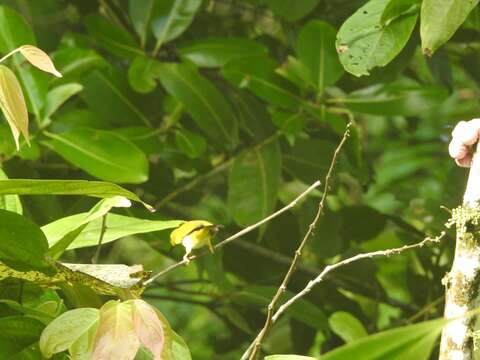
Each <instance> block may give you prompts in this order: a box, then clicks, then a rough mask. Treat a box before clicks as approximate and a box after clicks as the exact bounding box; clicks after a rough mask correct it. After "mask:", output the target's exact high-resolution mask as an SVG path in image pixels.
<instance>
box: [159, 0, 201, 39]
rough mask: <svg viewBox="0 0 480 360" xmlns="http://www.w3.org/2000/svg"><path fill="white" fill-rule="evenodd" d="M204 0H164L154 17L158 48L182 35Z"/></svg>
mask: <svg viewBox="0 0 480 360" xmlns="http://www.w3.org/2000/svg"><path fill="white" fill-rule="evenodd" d="M201 4H202V0H162V1H160V4H159V6H158V7H157V8H156V9H155V13H154V15H153V18H152V30H153V35H155V37H156V38H157V44H156V46H155V48H156V49H159V48H160V46H161V45H162V44H164V43H166V42H167V41H170V40H173V39H175V38H176V37H178V36H180V35H181V34H182V33H183V32H184V31H185V30H186V29H187V28H188V27H189V26H190V24H191V23H192V21H193V17H194V16H195V13H196V12H197V10H198V8H199V7H200V5H201Z"/></svg>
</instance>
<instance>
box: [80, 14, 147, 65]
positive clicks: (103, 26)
mask: <svg viewBox="0 0 480 360" xmlns="http://www.w3.org/2000/svg"><path fill="white" fill-rule="evenodd" d="M85 26H86V27H87V30H88V32H89V33H90V35H92V37H93V38H94V39H95V40H96V41H98V42H99V43H100V45H102V46H103V47H104V48H105V49H107V50H108V51H110V52H111V53H112V54H115V55H117V56H119V57H126V58H133V57H134V56H137V55H143V51H142V50H140V48H139V47H138V45H137V44H136V42H135V39H134V38H133V36H132V35H131V34H130V33H129V32H127V31H126V30H124V29H122V28H121V27H118V26H116V25H114V24H112V23H111V22H109V21H108V20H107V19H105V18H104V17H102V16H100V15H89V16H87V17H86V19H85Z"/></svg>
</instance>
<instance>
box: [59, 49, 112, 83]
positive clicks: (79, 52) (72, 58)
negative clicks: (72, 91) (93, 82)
mask: <svg viewBox="0 0 480 360" xmlns="http://www.w3.org/2000/svg"><path fill="white" fill-rule="evenodd" d="M52 60H53V62H54V63H55V65H56V66H57V68H58V70H59V71H60V72H61V73H62V75H63V77H69V76H79V75H82V74H84V73H85V72H87V71H89V70H92V69H98V68H105V67H108V63H107V62H106V61H105V59H104V58H102V57H101V56H100V55H98V54H97V53H96V52H95V51H94V50H92V49H84V48H79V47H74V48H64V49H60V50H58V51H56V52H54V53H53V54H52Z"/></svg>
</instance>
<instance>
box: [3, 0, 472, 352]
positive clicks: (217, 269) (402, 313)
mask: <svg viewBox="0 0 480 360" xmlns="http://www.w3.org/2000/svg"><path fill="white" fill-rule="evenodd" d="M426 2H428V3H435V1H432V0H430V1H426ZM461 2H462V1H457V2H456V3H461ZM0 3H1V7H0V53H1V54H2V55H5V54H7V53H8V52H9V51H11V50H13V49H14V48H16V47H18V46H21V45H24V44H36V45H37V46H38V47H40V48H42V49H43V50H44V51H46V52H47V53H48V54H50V56H51V58H52V59H53V61H54V63H55V65H56V67H57V68H58V70H59V71H60V72H61V73H62V74H63V77H62V78H54V77H51V76H49V75H48V74H45V73H42V72H41V71H39V70H38V69H36V68H34V67H32V66H30V65H28V64H27V63H25V62H23V60H22V61H20V60H19V59H20V57H17V55H15V57H14V58H12V60H7V61H6V63H7V64H8V65H9V67H10V68H11V69H12V70H14V72H15V73H16V75H17V77H18V78H19V81H20V83H21V85H22V87H23V90H24V94H25V97H26V101H27V103H28V109H29V113H30V133H31V138H30V142H31V147H28V146H27V145H26V143H25V141H24V140H23V141H22V146H21V150H20V151H19V152H17V151H16V149H15V144H14V141H13V138H12V137H11V134H10V129H9V127H8V124H7V122H6V121H2V122H0V165H1V168H2V170H3V171H4V172H5V174H6V176H8V178H11V179H22V178H25V179H88V180H102V181H109V182H114V183H118V184H121V185H122V186H123V187H125V188H127V189H129V190H131V191H132V192H134V193H136V194H137V195H138V196H139V197H140V198H141V199H142V200H143V201H145V202H147V203H149V204H152V205H154V206H155V207H156V208H157V212H155V213H149V212H148V211H147V210H145V209H144V208H143V207H142V206H139V205H136V206H134V207H132V208H128V209H124V210H122V209H115V210H114V211H113V213H116V214H122V215H126V216H129V217H135V218H142V219H154V220H165V219H173V220H190V219H205V220H208V221H211V222H213V223H216V224H222V225H224V227H223V228H222V229H221V230H220V232H219V233H218V234H217V237H216V241H217V242H218V241H219V240H221V239H223V238H226V237H227V236H228V235H231V234H233V233H235V232H237V231H238V230H240V229H241V228H242V227H245V226H247V225H249V224H252V223H254V222H256V221H258V220H260V219H262V218H264V217H266V216H267V215H269V214H270V213H272V212H273V211H274V210H276V209H278V208H280V207H281V206H283V205H286V204H288V203H289V202H290V201H291V200H292V199H293V198H294V197H295V196H297V195H298V194H300V193H301V192H302V191H303V190H305V189H306V188H307V187H308V186H309V185H310V184H311V183H313V182H314V181H315V180H317V179H320V180H322V181H323V177H324V176H325V173H326V170H327V168H328V166H329V165H330V161H331V158H332V155H333V150H334V149H335V147H336V146H337V144H338V142H339V141H340V139H341V137H342V134H343V132H344V131H345V127H346V124H347V122H348V121H349V119H350V117H353V119H354V126H353V127H352V131H351V136H350V138H349V140H348V142H347V143H346V145H345V148H344V149H343V150H342V153H341V156H340V160H339V163H338V167H337V169H336V171H335V175H334V184H333V186H332V187H331V190H330V194H329V196H328V198H327V205H328V206H327V208H326V209H325V213H324V215H323V217H322V219H321V220H320V223H319V226H318V227H317V228H316V229H315V232H314V237H313V238H312V239H311V240H310V241H309V243H308V245H307V248H306V249H305V251H304V253H303V256H302V260H301V265H300V266H299V268H298V270H297V272H296V273H295V275H294V277H293V279H292V282H291V284H290V286H289V288H288V292H287V294H286V295H285V296H286V297H288V296H290V295H291V294H292V293H295V292H297V291H299V290H300V289H301V288H303V287H304V285H305V284H306V282H308V281H309V280H310V279H312V278H313V277H315V276H316V274H318V273H319V272H320V270H321V269H322V268H323V266H325V265H327V264H331V263H333V262H335V261H338V260H339V259H342V258H345V257H348V256H350V255H353V254H356V253H358V252H362V251H371V250H377V249H385V248H390V247H396V246H401V245H403V244H413V243H415V242H418V241H420V240H422V239H423V238H424V237H425V236H427V235H434V234H438V233H439V232H440V231H442V230H443V228H444V227H443V224H444V223H445V221H446V219H447V218H448V216H449V214H448V212H446V211H445V210H442V209H441V208H440V206H441V205H443V206H446V207H448V208H452V207H454V206H456V205H457V204H459V203H460V201H461V196H462V192H463V189H464V184H465V178H466V177H465V175H466V173H465V171H464V170H461V169H458V168H456V167H455V165H454V164H453V163H452V162H451V161H450V159H449V158H448V156H447V151H446V147H447V146H446V144H447V142H448V139H449V133H450V131H451V127H452V125H454V124H455V123H456V122H457V121H459V120H461V119H468V118H471V117H475V116H476V115H478V113H479V103H478V91H479V88H478V86H479V81H480V73H479V72H478V59H479V54H480V53H479V39H480V38H479V36H478V35H479V33H478V32H479V26H480V24H479V19H480V12H479V11H478V8H477V7H475V6H474V5H472V6H471V8H474V9H473V11H472V12H470V13H469V10H470V9H471V8H467V7H465V6H464V5H462V4H460V5H459V6H464V7H463V9H464V10H463V13H464V14H463V15H465V17H466V16H467V15H468V14H469V16H468V18H467V20H466V21H465V22H464V24H463V25H462V26H461V27H460V28H459V29H458V31H457V32H456V33H455V35H453V37H452V38H451V39H450V41H449V42H448V43H447V44H446V45H444V46H442V47H439V46H440V45H442V44H443V42H445V41H446V40H448V39H449V38H450V36H451V35H452V34H453V33H454V32H455V30H456V27H455V25H453V30H452V31H450V29H446V28H445V27H444V28H442V29H441V30H438V29H435V28H432V27H431V28H429V29H425V28H424V26H423V22H424V21H425V22H426V21H427V20H424V19H428V17H429V16H433V17H437V18H439V17H440V18H441V15H439V14H435V13H433V15H432V14H431V12H430V10H429V9H428V8H427V5H425V2H424V4H423V7H422V10H421V11H422V31H420V25H419V24H420V20H419V13H420V2H419V1H413V0H410V1H387V0H372V1H370V2H368V3H367V5H365V7H362V8H361V6H363V5H364V4H365V3H366V1H351V0H348V1H347V0H301V1H288V0H248V1H236V0H211V1H201V0H176V1H174V0H168V1H167V0H160V1H155V0H130V1H126V0H125V1H123V0H104V1H92V0H78V1H74V0H72V1H62V0H43V1H34V0H31V1H28V0H27V1H20V0H18V1H13V0H12V1H8V0H2V1H0ZM469 3H472V2H471V1H470V2H469ZM473 3H475V4H476V2H473ZM425 8H426V9H425ZM387 10H388V11H387ZM432 11H433V10H432ZM352 14H353V15H352ZM463 15H462V14H461V15H460V18H461V17H462V16H463ZM450 16H451V17H452V15H450ZM347 19H348V20H347ZM457 22H459V24H458V25H460V24H461V23H462V21H457ZM342 24H343V26H342ZM340 28H341V29H340ZM339 29H340V31H339V32H338V30H339ZM337 32H338V34H337ZM448 32H450V34H448ZM435 33H436V34H437V35H438V36H436V37H434V36H431V37H433V39H430V38H429V36H430V35H431V34H435ZM420 34H421V35H422V39H421V40H422V42H423V50H422V44H421V41H420ZM359 39H360V40H359ZM437 49H438V50H437ZM424 53H427V54H429V55H431V54H432V53H434V54H433V56H431V57H426V56H425V55H424ZM345 69H346V70H347V71H345ZM355 75H356V76H355ZM360 75H368V76H362V77H357V76H360ZM320 195H321V192H320V191H316V192H314V193H313V195H311V196H309V197H308V198H307V200H305V201H304V202H302V203H301V204H300V205H298V206H297V207H295V208H294V209H292V211H291V212H288V213H286V214H284V215H282V216H281V217H279V218H276V219H275V220H273V221H271V222H269V223H268V224H267V225H265V226H263V227H261V228H259V229H257V230H256V231H254V232H251V233H249V234H247V235H246V236H244V237H242V238H240V239H238V240H236V241H233V242H232V243H230V244H229V245H227V246H225V247H223V248H222V249H221V250H218V251H216V252H215V254H214V255H207V256H204V257H202V258H200V259H198V260H196V261H194V262H192V264H190V265H188V266H185V267H181V268H178V269H176V270H175V271H172V272H169V273H168V274H166V275H165V276H163V277H161V278H159V279H158V281H157V282H156V283H154V284H153V285H152V286H149V287H148V288H147V289H146V291H145V292H144V294H143V298H144V299H145V300H146V301H148V302H149V303H151V304H154V305H155V306H156V307H157V308H158V309H159V310H160V311H161V312H162V313H163V314H164V315H165V317H166V318H167V319H168V321H169V322H170V325H171V326H172V328H173V329H175V331H176V332H177V333H178V334H180V335H181V336H182V337H183V339H184V340H185V342H186V343H187V344H188V347H189V348H190V351H191V353H192V356H193V358H194V359H238V358H239V357H240V356H241V354H242V353H243V351H244V350H245V348H246V347H247V346H248V344H249V343H250V342H251V341H252V339H253V338H254V336H255V335H256V333H257V332H258V330H259V329H260V328H261V326H262V325H263V322H264V314H265V308H266V305H267V304H268V302H269V300H270V299H271V297H272V296H273V294H274V292H275V290H276V289H277V287H278V285H279V283H280V282H281V279H282V278H283V276H284V274H285V271H286V269H287V268H288V265H289V263H290V261H291V257H292V255H293V253H294V250H295V249H296V248H297V246H298V244H299V242H300V240H301V238H302V236H303V234H304V233H305V231H306V229H307V227H308V224H309V223H310V222H311V220H312V219H313V216H314V214H315V211H316V207H317V204H318V201H319V197H320ZM7 198H8V196H7V197H3V198H1V197H0V208H5V205H2V204H5V203H8V201H7V200H8V199H7ZM10 200H11V198H10ZM21 202H22V204H23V213H24V215H25V216H26V217H28V218H29V219H31V220H32V221H33V222H34V223H35V224H37V225H39V226H44V225H46V224H48V223H51V222H53V221H55V220H57V219H60V218H63V217H66V216H70V215H74V214H78V213H82V212H86V211H89V209H90V208H92V206H93V205H94V204H95V203H96V200H95V199H93V198H89V197H61V196H44V195H39V196H22V197H21ZM7 209H8V210H11V208H10V209H9V208H8V207H7ZM108 219H109V218H108V217H107V230H106V233H105V235H106V242H107V240H108V241H110V240H115V239H117V238H118V237H121V238H120V239H118V240H117V241H115V242H113V241H112V242H108V244H105V245H104V246H102V248H101V253H100V257H99V259H100V263H109V264H128V265H132V264H144V267H145V269H146V270H151V271H153V272H158V271H160V270H162V269H163V268H165V267H166V266H168V264H170V263H171V262H172V261H178V260H180V259H181V258H182V256H183V253H184V250H183V249H182V248H181V247H176V248H172V247H171V246H170V243H169V241H168V235H169V233H170V231H171V229H168V230H164V231H156V232H149V233H148V234H145V232H148V231H144V230H142V231H138V233H137V231H136V230H132V228H130V230H125V232H123V233H122V235H121V236H117V237H114V236H113V235H112V237H111V238H109V237H108V234H109V232H113V231H115V226H120V227H121V226H123V228H126V229H128V223H125V222H124V221H125V220H121V219H120V220H118V219H117V220H118V221H117V225H115V224H111V226H109V223H108V221H109V220H108ZM112 219H114V218H112ZM101 221H102V219H101V218H97V219H96V220H94V221H92V222H91V223H90V224H89V225H88V226H87V227H86V228H85V229H84V230H83V231H84V232H85V233H84V234H83V237H82V236H81V238H82V239H87V240H88V236H89V235H88V231H91V232H92V233H93V234H96V236H97V237H95V238H94V237H93V236H91V239H90V242H88V241H87V240H85V241H87V243H88V245H89V246H90V247H83V246H84V245H81V244H80V245H79V246H76V247H77V249H74V250H69V251H67V252H65V253H64V254H63V256H62V261H65V262H68V263H72V262H76V263H90V262H91V258H92V256H93V255H94V253H95V249H96V248H95V247H91V245H94V244H96V241H97V238H98V233H99V228H100V227H101ZM112 221H113V220H112ZM142 233H144V234H142ZM124 235H128V236H124ZM451 235H452V234H450V235H449V236H448V237H447V238H446V239H444V240H443V241H442V242H441V243H440V244H439V245H438V246H434V247H429V248H423V249H421V250H418V251H415V252H409V253H404V254H402V255H399V256H395V257H389V258H383V259H378V260H364V261H362V262H358V263H355V264H352V265H349V266H348V267H344V268H342V269H339V270H338V271H336V272H334V273H332V274H331V275H330V276H329V277H328V279H327V280H326V281H325V282H323V283H322V284H320V285H319V286H318V287H316V288H315V289H314V290H313V291H312V292H311V293H310V294H309V295H308V297H306V298H305V299H303V300H301V301H299V302H298V303H297V304H296V305H294V306H293V307H292V308H291V310H290V311H289V312H287V315H286V316H284V317H283V318H282V320H281V321H280V322H279V323H277V324H275V326H274V327H273V329H272V332H271V334H270V335H269V336H268V337H267V339H266V341H265V344H264V346H263V351H264V352H265V354H279V353H296V354H304V355H310V356H319V355H320V354H321V353H325V352H328V351H329V350H331V349H333V348H336V347H338V346H340V345H342V344H344V343H345V342H350V341H352V340H354V339H357V338H359V337H364V336H366V334H367V333H375V332H378V331H381V330H385V329H390V328H393V327H397V326H401V325H405V324H412V323H416V322H419V321H423V320H427V319H431V318H437V317H440V316H441V315H442V309H443V302H442V301H443V286H442V283H441V279H442V277H443V276H444V274H445V272H446V271H447V270H448V268H449V266H450V262H451V258H452V250H453V237H452V236H451ZM92 239H93V240H92ZM109 239H110V240H109ZM21 246H22V243H21V240H20V239H19V241H18V247H21ZM2 261H3V260H2ZM0 294H1V297H2V298H3V299H7V300H11V301H15V302H18V303H20V304H30V305H29V306H31V307H35V306H37V305H38V304H41V303H42V302H43V301H46V300H49V301H54V302H56V303H57V304H64V305H58V306H59V307H61V308H62V309H63V310H58V311H59V312H61V311H64V310H65V309H66V308H74V307H99V306H101V305H102V303H104V302H105V301H106V300H107V298H108V297H106V296H102V295H98V294H96V293H95V292H94V291H93V290H91V289H89V288H88V287H86V286H82V285H78V284H77V285H74V286H73V287H72V288H71V289H70V290H66V289H63V290H60V289H57V290H48V291H47V290H45V289H44V288H41V287H39V286H38V285H36V284H34V283H31V282H24V281H22V280H16V279H11V278H7V279H3V280H2V281H1V282H0ZM62 302H63V303H62ZM21 312H22V311H19V310H18V309H15V307H13V308H12V304H11V303H8V304H0V314H1V316H3V317H11V316H14V315H16V314H19V313H21ZM1 322H2V319H0V323H1ZM40 330H41V329H40ZM33 340H35V337H33ZM37 340H38V338H37ZM9 341H11V338H10V339H7V340H5V343H6V344H7V343H8V342H9ZM27 342H28V341H27ZM32 342H34V341H31V342H30V343H32ZM30 343H29V344H30ZM32 356H33V355H32ZM38 356H39V355H38ZM427 356H428V354H427ZM433 356H434V355H433ZM32 358H33V357H32ZM410 358H418V357H410Z"/></svg>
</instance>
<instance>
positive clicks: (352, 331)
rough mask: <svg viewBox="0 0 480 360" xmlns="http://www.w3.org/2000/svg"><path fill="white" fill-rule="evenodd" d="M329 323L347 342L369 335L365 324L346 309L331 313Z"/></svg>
mask: <svg viewBox="0 0 480 360" xmlns="http://www.w3.org/2000/svg"><path fill="white" fill-rule="evenodd" d="M328 324H329V325H330V328H331V329H332V331H333V332H334V333H335V334H337V335H338V336H339V337H340V338H342V340H343V341H345V342H346V343H350V342H352V341H354V340H357V339H360V338H362V337H365V336H367V335H368V333H367V331H366V330H365V327H364V326H363V324H362V323H361V322H360V321H359V320H358V319H357V318H356V317H355V316H353V315H352V314H350V313H348V312H345V311H337V312H334V313H333V314H332V315H330V317H329V318H328Z"/></svg>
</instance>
